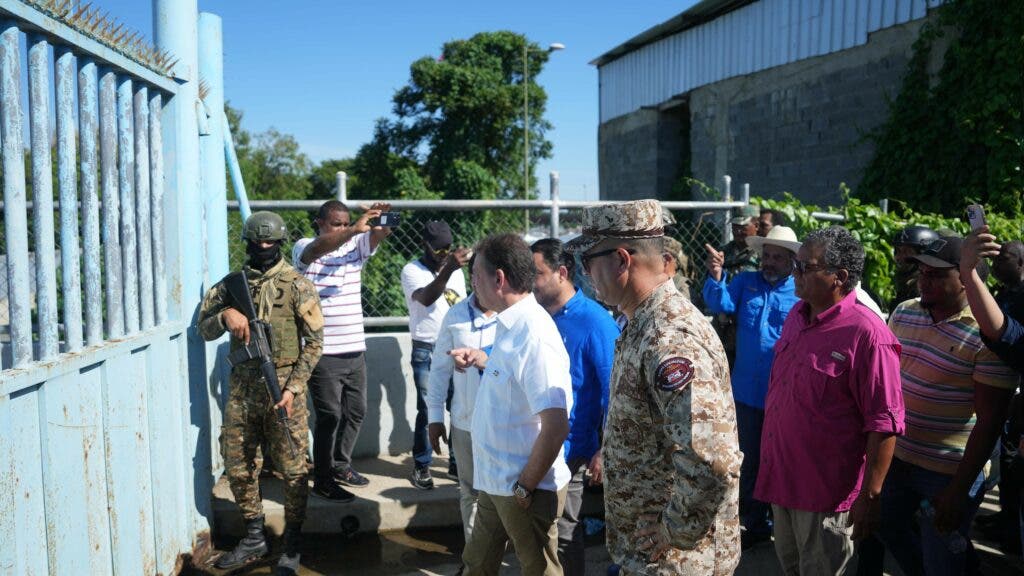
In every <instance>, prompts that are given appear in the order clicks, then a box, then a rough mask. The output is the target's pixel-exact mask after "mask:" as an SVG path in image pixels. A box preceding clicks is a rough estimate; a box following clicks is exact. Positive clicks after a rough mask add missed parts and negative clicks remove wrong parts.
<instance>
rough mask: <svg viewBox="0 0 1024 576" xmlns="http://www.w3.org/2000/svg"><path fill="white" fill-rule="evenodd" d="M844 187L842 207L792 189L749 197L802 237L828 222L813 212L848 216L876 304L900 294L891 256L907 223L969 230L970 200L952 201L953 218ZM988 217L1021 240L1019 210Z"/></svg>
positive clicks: (1001, 233)
mask: <svg viewBox="0 0 1024 576" xmlns="http://www.w3.org/2000/svg"><path fill="white" fill-rule="evenodd" d="M842 191H843V196H844V198H845V201H846V202H845V205H844V206H842V207H841V208H832V207H829V208H827V209H822V208H820V207H818V206H815V205H813V204H804V203H802V202H800V201H799V200H797V199H796V198H794V197H793V196H792V195H791V194H789V193H786V194H785V195H784V197H783V198H782V199H781V200H772V199H766V198H753V199H751V202H752V203H754V204H757V205H758V206H761V207H763V208H771V209H773V210H780V211H782V212H783V213H784V214H785V215H786V218H787V220H788V226H790V227H791V228H793V230H794V231H795V232H796V234H797V237H798V238H803V237H804V236H806V235H807V233H808V232H811V231H812V230H817V229H819V228H822V227H825V226H828V225H829V224H830V223H829V222H827V221H824V220H819V219H817V218H815V217H814V216H812V213H814V212H829V213H833V214H841V215H842V216H843V217H844V218H845V221H844V222H842V223H841V225H842V226H844V227H846V228H847V229H848V230H850V232H852V233H853V235H854V236H856V237H857V239H858V240H859V241H860V243H861V244H862V245H863V246H864V250H865V261H864V277H863V285H864V288H865V289H866V290H867V291H868V292H870V293H871V294H872V295H874V296H875V297H876V300H877V301H878V303H879V304H882V305H883V306H884V304H885V303H887V302H890V301H891V300H892V299H893V298H894V297H895V294H896V289H895V286H894V284H893V277H894V275H895V273H896V269H895V263H894V261H893V241H894V239H895V238H896V235H897V234H898V233H899V232H900V231H901V230H902V229H903V228H905V227H906V226H909V225H912V224H916V225H923V226H928V227H929V228H931V229H933V230H941V229H943V228H946V229H948V230H952V231H953V232H955V233H957V234H960V235H964V234H967V233H968V232H969V225H968V224H967V222H966V219H965V218H963V217H961V216H960V215H962V214H963V209H964V207H965V206H966V201H965V200H964V199H963V198H960V199H958V200H957V201H956V202H955V203H951V204H952V206H951V208H950V212H955V213H957V214H959V215H958V216H952V217H951V216H943V215H940V214H927V213H920V212H914V211H912V210H910V209H909V208H907V207H906V205H897V208H896V209H895V210H891V211H889V212H888V213H886V212H883V211H882V209H881V208H879V207H878V206H877V205H874V204H869V203H865V202H863V201H862V200H861V199H859V198H855V197H851V196H850V193H849V189H847V188H846V187H845V186H843V187H842ZM985 218H986V220H987V221H988V224H989V227H990V228H991V229H992V233H993V234H995V235H996V237H997V238H999V239H1001V240H1017V239H1020V237H1021V231H1022V230H1024V216H1022V215H1021V214H1020V213H1019V212H1014V213H1012V215H1006V214H1004V213H1000V212H997V211H994V210H992V209H988V208H987V209H986V212H985Z"/></svg>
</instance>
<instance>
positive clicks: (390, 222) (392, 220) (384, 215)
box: [370, 212, 402, 228]
mask: <svg viewBox="0 0 1024 576" xmlns="http://www.w3.org/2000/svg"><path fill="white" fill-rule="evenodd" d="M401 223H402V214H401V213H400V212H381V213H380V217H379V218H372V219H371V220H370V226H383V227H385V228H397V227H398V225H399V224H401Z"/></svg>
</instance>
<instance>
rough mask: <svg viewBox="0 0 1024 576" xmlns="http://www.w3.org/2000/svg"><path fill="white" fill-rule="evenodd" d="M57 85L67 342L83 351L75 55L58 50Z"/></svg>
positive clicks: (68, 347) (65, 330)
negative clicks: (76, 160)
mask: <svg viewBox="0 0 1024 576" xmlns="http://www.w3.org/2000/svg"><path fill="white" fill-rule="evenodd" d="M54 54H55V56H56V58H57V63H56V67H55V70H54V74H55V76H56V84H57V98H56V102H57V187H58V188H59V189H60V262H61V279H62V282H61V295H62V296H63V297H64V342H65V346H66V349H67V350H68V351H69V352H74V351H77V350H79V349H81V348H82V276H81V272H80V269H79V264H78V263H79V258H80V257H81V255H80V247H79V244H78V209H77V207H78V182H77V180H78V173H77V169H76V166H75V156H76V154H77V152H76V149H75V148H76V147H75V56H74V54H73V53H72V52H71V49H70V48H68V47H66V46H60V47H57V48H55V52H54Z"/></svg>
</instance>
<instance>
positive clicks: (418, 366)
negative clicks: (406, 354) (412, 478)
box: [412, 342, 433, 468]
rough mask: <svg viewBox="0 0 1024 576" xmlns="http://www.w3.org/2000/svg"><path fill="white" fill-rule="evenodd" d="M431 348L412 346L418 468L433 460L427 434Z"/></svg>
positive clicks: (414, 451) (414, 453)
mask: <svg viewBox="0 0 1024 576" xmlns="http://www.w3.org/2000/svg"><path fill="white" fill-rule="evenodd" d="M432 352H433V350H432V349H431V348H426V347H423V346H421V345H420V344H419V343H416V342H414V343H413V348H412V381H413V383H415V384H416V424H415V427H414V428H413V437H412V459H413V462H414V463H415V466H416V468H427V467H429V466H430V462H431V461H432V458H431V454H430V437H429V436H427V381H428V380H429V378H430V355H431V353H432Z"/></svg>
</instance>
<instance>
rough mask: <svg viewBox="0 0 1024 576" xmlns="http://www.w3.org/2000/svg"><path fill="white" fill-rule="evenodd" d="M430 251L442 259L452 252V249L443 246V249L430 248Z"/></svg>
mask: <svg viewBox="0 0 1024 576" xmlns="http://www.w3.org/2000/svg"><path fill="white" fill-rule="evenodd" d="M430 249H431V250H433V251H434V254H437V255H438V256H440V257H441V258H444V257H445V256H447V255H448V253H449V252H451V251H452V247H451V246H445V247H444V248H436V249H435V248H434V247H431V248H430Z"/></svg>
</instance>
